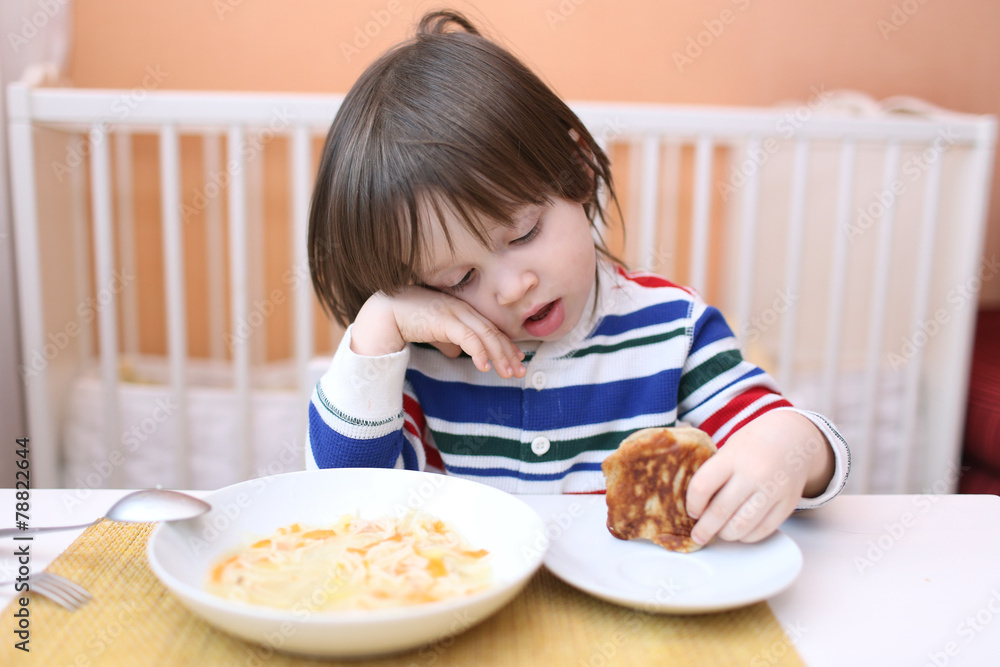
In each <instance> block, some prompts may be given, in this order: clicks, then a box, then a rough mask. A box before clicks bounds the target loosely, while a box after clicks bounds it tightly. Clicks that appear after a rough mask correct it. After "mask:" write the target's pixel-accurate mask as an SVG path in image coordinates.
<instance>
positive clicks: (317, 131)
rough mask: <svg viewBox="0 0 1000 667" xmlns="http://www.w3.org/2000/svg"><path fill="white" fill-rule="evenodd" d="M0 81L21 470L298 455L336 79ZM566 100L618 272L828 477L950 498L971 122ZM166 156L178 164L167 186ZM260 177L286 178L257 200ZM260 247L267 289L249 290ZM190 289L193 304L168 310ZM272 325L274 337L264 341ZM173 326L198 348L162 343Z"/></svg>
mask: <svg viewBox="0 0 1000 667" xmlns="http://www.w3.org/2000/svg"><path fill="white" fill-rule="evenodd" d="M8 100H9V116H10V158H11V165H12V170H11V171H12V177H13V194H14V204H15V232H16V244H17V246H16V250H17V259H18V267H17V270H18V284H19V290H20V292H19V299H20V311H21V334H22V346H23V356H22V358H23V364H22V366H21V367H20V372H21V375H22V377H23V378H24V382H25V386H26V391H27V404H28V424H29V435H30V437H31V442H32V451H33V453H34V457H35V459H34V461H33V466H32V467H33V471H34V473H35V474H34V479H33V481H34V482H35V484H36V486H58V485H62V484H66V485H69V486H73V487H96V486H108V487H132V486H150V485H153V484H163V485H165V486H173V487H177V488H211V487H217V486H221V485H224V484H228V483H231V482H234V481H237V480H240V479H246V478H248V477H251V476H256V475H260V474H270V473H275V472H281V471H284V470H293V469H298V468H300V467H301V466H302V456H301V449H302V440H303V436H304V429H305V424H306V419H305V414H306V413H305V406H306V402H307V397H308V394H309V392H310V391H311V388H312V386H313V384H314V383H315V381H316V379H317V377H318V375H319V373H321V372H322V370H323V369H324V368H325V365H326V362H327V360H326V356H327V355H328V354H329V353H330V351H331V350H332V349H334V347H333V344H334V343H335V340H336V338H337V337H338V335H339V332H338V331H336V330H332V329H330V330H327V329H323V328H322V326H321V325H320V324H319V323H318V322H317V321H316V319H317V313H318V310H317V307H316V302H315V298H314V296H313V294H312V290H311V285H310V283H309V280H308V268H307V260H306V244H305V242H306V225H307V214H308V203H309V197H310V189H311V186H312V179H313V175H314V166H313V165H314V164H315V161H316V159H317V147H318V146H319V143H318V142H319V141H321V138H322V136H323V135H325V133H326V131H327V129H328V127H329V124H330V121H331V119H332V118H333V115H334V113H335V112H336V109H337V106H338V104H339V102H340V100H341V98H340V97H338V96H321V95H291V94H264V93H248V94H233V93H222V92H212V93H204V92H198V93H194V92H146V91H113V90H75V89H66V88H47V87H43V86H39V85H31V84H30V83H25V82H22V83H17V84H13V85H12V86H10V87H9V90H8ZM571 106H573V108H574V110H575V111H576V112H577V113H578V114H579V115H580V117H581V118H582V119H583V121H584V122H585V123H586V124H587V125H588V127H590V128H591V130H592V132H593V133H594V135H595V137H597V138H598V140H599V141H600V142H601V144H602V145H603V146H604V147H605V148H606V149H607V150H608V151H609V153H610V154H611V156H612V162H613V164H614V165H615V167H614V169H615V176H616V179H618V181H619V194H620V195H621V199H622V202H623V209H624V216H625V219H626V221H627V222H626V228H627V235H626V239H625V245H624V246H623V248H624V249H623V252H624V254H625V256H626V258H627V259H628V260H629V262H630V265H631V266H632V267H640V268H649V269H652V270H655V271H658V272H661V273H663V274H665V275H667V276H670V277H672V278H673V279H675V280H677V281H679V282H684V283H687V284H690V285H692V286H693V287H695V288H697V289H698V290H700V291H701V292H702V293H703V294H704V295H705V296H706V297H707V299H708V300H709V301H710V302H712V303H715V304H717V305H719V306H720V308H722V310H723V312H724V313H725V314H726V315H727V317H728V319H729V320H730V323H731V324H732V325H733V328H734V330H736V331H737V333H738V335H739V337H740V338H741V340H742V341H743V343H744V348H745V352H746V354H747V355H748V356H749V357H750V358H751V359H753V360H754V361H756V362H757V363H759V364H761V365H762V366H764V367H765V368H767V369H768V370H769V371H770V372H772V373H773V374H774V375H775V376H776V378H777V379H778V381H779V384H780V386H781V387H782V389H783V390H784V392H785V393H786V394H787V395H789V396H790V397H791V398H792V400H793V401H795V402H796V403H797V404H798V405H801V406H802V407H807V408H813V409H816V410H818V411H820V412H822V413H824V414H826V415H827V416H829V417H830V418H832V419H833V420H834V421H835V422H836V423H837V424H838V425H839V426H840V428H841V430H842V431H843V432H844V434H845V436H846V437H847V439H848V441H849V443H850V444H851V447H852V451H853V476H852V481H851V483H850V485H849V489H850V490H852V491H855V492H893V491H895V492H921V491H936V492H942V491H950V490H953V489H954V487H955V481H956V480H957V473H958V468H957V466H958V460H959V449H960V439H961V428H962V420H963V416H964V411H965V396H966V383H967V376H968V364H969V357H970V349H971V348H970V343H971V335H972V325H973V322H974V317H975V311H976V295H977V291H978V281H981V280H983V279H988V278H989V277H992V275H993V273H995V272H996V271H997V268H996V265H995V262H993V261H992V258H989V261H986V260H984V259H983V258H982V257H981V253H982V240H983V229H984V221H985V216H986V205H987V199H988V196H987V194H988V187H989V184H990V182H991V179H990V176H991V168H992V164H993V151H994V142H995V133H996V120H995V119H994V118H992V117H981V116H969V115H960V114H954V113H949V112H945V111H942V110H937V109H930V108H927V107H925V106H923V105H921V104H920V103H919V102H917V101H914V100H896V101H887V102H884V103H882V104H875V103H874V102H872V101H871V100H869V99H867V98H864V97H863V96H860V95H856V94H844V93H838V94H830V93H824V92H822V91H817V93H816V95H814V97H813V98H811V99H810V100H808V101H806V102H804V103H801V104H788V105H782V106H778V107H774V108H767V109H741V108H697V107H682V106H654V105H636V104H596V103H575V104H572V105H571ZM192 136H193V137H197V139H195V140H194V143H193V144H185V145H186V146H187V149H186V150H184V151H182V148H181V146H182V142H185V141H190V139H189V137H192ZM151 137H152V139H151ZM154 140H155V143H156V146H155V152H156V154H157V156H158V165H159V176H158V184H157V186H156V192H155V193H154V194H153V195H149V193H146V194H145V195H144V196H147V197H149V196H153V197H157V198H159V199H160V202H161V208H160V214H159V216H154V217H157V219H156V220H153V221H142V220H137V219H136V217H135V216H134V210H133V209H134V205H133V204H134V198H135V196H136V195H137V193H136V191H135V187H136V184H135V183H133V179H132V175H133V158H134V156H135V155H136V154H137V153H136V152H135V146H137V145H138V143H139V142H140V141H145V142H151V141H154ZM192 151H194V152H196V153H200V156H198V157H197V160H199V161H200V166H199V170H200V171H201V173H202V177H201V179H200V181H199V183H200V185H198V186H197V187H194V188H190V187H188V188H186V189H185V188H184V186H183V183H184V182H185V179H187V181H190V180H191V176H190V174H186V173H185V171H189V170H190V165H191V163H192V156H191V153H192ZM182 152H183V153H184V155H185V156H187V159H186V160H185V159H184V157H183V156H182ZM74 155H76V157H74ZM71 163H73V164H71ZM275 165H277V166H275ZM276 169H280V170H282V171H287V178H288V180H287V185H284V184H282V188H281V192H279V194H278V195H272V193H271V191H268V193H264V187H265V183H273V182H274V180H275V179H274V175H273V174H274V171H275V170H276ZM265 172H267V173H270V174H271V179H270V181H266V179H265V177H264V174H265ZM272 190H273V188H272ZM286 199H287V206H288V207H289V210H288V212H287V213H286V214H285V215H287V219H288V220H289V221H290V223H289V224H288V225H287V230H286V231H287V237H288V238H287V239H286V241H285V242H276V241H274V237H273V235H272V236H265V234H267V233H270V232H271V231H273V229H272V227H273V225H272V222H271V216H272V215H273V210H274V206H273V202H274V201H280V202H282V203H284V201H285V200H286ZM223 200H224V201H225V207H224V206H223ZM269 206H270V208H269ZM192 208H194V209H196V212H197V214H198V215H199V216H201V219H202V220H203V221H204V227H205V248H206V250H205V252H204V253H201V255H202V256H201V257H199V258H195V259H194V261H192V258H191V257H188V256H186V253H185V247H186V246H185V240H186V235H187V234H189V233H190V229H189V228H188V227H187V225H186V224H185V221H186V219H187V215H188V214H189V213H190V212H191V209H192ZM143 224H152V225H154V226H158V228H159V230H160V231H159V234H160V238H161V239H162V262H163V270H162V280H163V293H164V294H165V310H166V314H165V323H166V324H165V328H166V330H167V336H166V353H165V354H161V355H150V354H147V353H145V351H144V350H143V349H142V345H141V344H140V342H139V338H140V336H139V333H138V331H137V329H138V324H137V322H138V312H139V304H138V303H137V289H136V287H137V285H136V281H135V278H134V276H135V275H137V273H136V269H137V267H136V266H135V263H136V261H137V259H136V253H135V245H136V244H135V230H136V226H137V225H143ZM285 245H287V248H286V247H284V246H285ZM226 264H228V271H227V270H226V268H225V266H226ZM265 264H266V265H268V266H272V267H273V266H277V267H278V270H279V271H280V272H281V275H282V277H283V278H282V284H281V286H280V288H277V289H272V290H268V288H267V286H266V285H263V284H262V281H261V279H259V274H260V273H261V271H260V267H263V266H265ZM194 265H197V266H199V267H201V269H200V270H202V271H203V276H204V277H203V278H198V279H192V277H191V276H190V275H188V274H186V270H187V269H189V268H190V267H191V266H194ZM272 270H273V269H272ZM192 290H197V291H203V292H204V293H205V294H206V295H207V296H206V297H205V298H206V299H207V301H208V304H209V307H208V311H207V322H201V321H200V320H199V321H198V322H192V316H191V312H190V304H189V303H188V297H189V296H190V295H191V294H192ZM286 301H287V304H288V305H290V312H289V313H288V314H287V317H285V315H281V316H280V317H279V315H276V314H275V313H277V311H278V310H280V308H279V306H281V307H284V305H286V304H285V302H286ZM227 309H228V315H226V311H227ZM269 309H270V312H269ZM279 319H280V320H281V321H282V322H284V321H285V320H286V319H287V326H288V327H290V331H291V334H290V336H291V340H292V344H291V346H290V351H289V352H288V354H286V355H285V356H284V357H283V358H278V359H275V358H271V357H269V356H268V354H267V351H266V349H267V343H266V340H267V332H268V331H269V330H271V327H272V324H273V323H272V320H273V322H277V321H278V320H279ZM95 324H96V327H95ZM192 325H198V326H205V327H207V329H208V331H209V334H208V340H209V342H210V351H209V353H208V354H207V355H201V356H195V355H193V354H192V353H190V352H189V346H188V338H189V327H190V326H192ZM227 347H228V350H227Z"/></svg>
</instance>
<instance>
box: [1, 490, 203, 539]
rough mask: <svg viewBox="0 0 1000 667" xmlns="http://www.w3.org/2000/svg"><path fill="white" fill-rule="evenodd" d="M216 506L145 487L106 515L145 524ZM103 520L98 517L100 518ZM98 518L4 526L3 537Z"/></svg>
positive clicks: (188, 515) (188, 516) (189, 515)
mask: <svg viewBox="0 0 1000 667" xmlns="http://www.w3.org/2000/svg"><path fill="white" fill-rule="evenodd" d="M210 509H212V506H211V505H209V504H208V503H206V502H205V501H204V500H202V499H200V498H195V497H194V496H189V495H187V494H186V493H181V492H180V491H170V490H169V489H144V490H142V491H134V492H133V493H130V494H128V495H127V496H124V497H122V498H120V499H119V500H118V502H116V503H115V504H114V505H112V506H111V507H110V509H108V511H107V512H106V513H105V515H104V517H103V518H106V519H111V520H112V521H130V522H137V523H143V522H146V521H183V520H184V519H193V518H194V517H196V516H201V515H202V514H204V513H205V512H207V511H209V510H210ZM100 520H101V519H97V521H100ZM97 521H92V522H91V523H82V524H80V525H78V526H52V527H41V528H36V527H34V526H32V527H30V528H27V529H24V530H21V529H20V528H2V529H0V538H2V537H11V536H14V535H30V534H32V533H49V532H54V531H57V530H76V529H79V528H86V527H88V526H92V525H94V524H95V523H97Z"/></svg>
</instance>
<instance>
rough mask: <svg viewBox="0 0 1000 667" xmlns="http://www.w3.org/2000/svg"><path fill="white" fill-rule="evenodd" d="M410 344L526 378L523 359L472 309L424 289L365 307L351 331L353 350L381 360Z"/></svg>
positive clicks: (375, 297) (501, 373)
mask: <svg viewBox="0 0 1000 667" xmlns="http://www.w3.org/2000/svg"><path fill="white" fill-rule="evenodd" d="M406 343H431V344H433V345H434V346H435V347H436V348H438V349H439V350H441V351H442V352H444V353H445V354H446V355H448V356H449V357H457V356H458V355H459V354H461V351H462V350H465V352H466V353H467V354H468V355H469V356H470V357H472V361H473V362H474V363H475V364H476V367H477V368H478V369H479V370H481V371H483V372H487V371H489V370H490V362H491V361H492V363H493V366H494V367H495V368H496V370H497V374H498V375H499V376H500V377H504V378H510V377H524V375H525V373H526V372H527V369H525V367H524V365H523V364H522V363H521V359H523V358H524V353H523V352H521V350H520V349H519V348H518V347H517V346H516V345H514V343H512V342H511V340H510V338H508V337H507V335H506V334H504V333H503V332H502V331H500V329H498V328H497V327H496V325H494V324H493V323H492V322H490V321H489V320H487V319H486V318H485V317H483V316H482V315H480V314H479V312H478V311H476V310H475V309H474V308H472V306H470V305H469V304H467V303H465V302H464V301H462V300H461V299H457V298H455V297H453V296H450V295H448V294H444V293H442V292H436V291H434V290H431V289H427V288H425V287H417V286H411V287H405V288H403V289H402V290H401V291H400V292H399V293H398V294H396V295H394V296H391V297H390V296H387V295H385V294H383V293H381V292H379V293H377V294H373V295H372V296H371V297H370V298H369V299H368V301H366V302H365V305H364V306H362V307H361V310H360V311H359V312H358V316H357V318H355V320H354V328H353V329H352V337H351V349H352V350H354V352H355V353H357V354H362V355H367V356H380V355H383V354H389V353H392V352H399V351H400V350H402V349H403V347H404V346H405V345H406Z"/></svg>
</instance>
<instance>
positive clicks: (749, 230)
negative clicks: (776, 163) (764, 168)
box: [736, 135, 761, 345]
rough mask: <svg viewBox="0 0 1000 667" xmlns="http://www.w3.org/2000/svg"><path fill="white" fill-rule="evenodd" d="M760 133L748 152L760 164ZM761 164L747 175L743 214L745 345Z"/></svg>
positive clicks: (739, 304)
mask: <svg viewBox="0 0 1000 667" xmlns="http://www.w3.org/2000/svg"><path fill="white" fill-rule="evenodd" d="M760 144H761V141H760V137H759V136H757V135H754V136H752V137H750V141H749V142H747V151H746V152H747V156H748V159H749V160H750V162H751V163H753V164H756V162H755V159H756V158H755V156H757V155H759V154H760V150H761V148H760ZM759 174H760V168H759V167H758V168H756V169H753V170H752V171H751V173H750V174H748V175H747V181H746V183H745V184H744V185H743V187H744V188H746V190H745V194H744V197H743V211H742V214H741V217H740V250H739V255H740V259H739V282H738V286H737V288H736V289H737V291H738V294H737V297H736V313H737V315H736V316H737V323H738V325H739V331H738V332H737V336H738V338H739V340H740V343H741V344H743V345H745V344H746V342H747V340H746V338H747V333H748V332H749V331H750V317H751V316H750V310H751V308H752V303H751V302H752V299H753V275H754V254H755V249H756V239H757V197H758V195H759V193H760V176H759Z"/></svg>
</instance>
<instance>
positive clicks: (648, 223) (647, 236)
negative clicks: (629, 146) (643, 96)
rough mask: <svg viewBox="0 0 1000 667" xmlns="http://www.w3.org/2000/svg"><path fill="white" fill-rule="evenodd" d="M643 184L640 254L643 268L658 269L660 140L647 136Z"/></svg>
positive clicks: (644, 140)
mask: <svg viewBox="0 0 1000 667" xmlns="http://www.w3.org/2000/svg"><path fill="white" fill-rule="evenodd" d="M641 164H642V182H641V185H640V186H639V187H640V190H639V229H640V232H639V237H640V247H639V253H640V255H639V256H640V257H641V258H642V259H641V261H642V268H644V269H646V270H648V271H653V270H655V269H656V255H657V245H656V226H657V225H656V223H657V215H656V213H657V211H656V208H657V198H658V195H659V191H658V190H657V185H658V182H659V180H660V140H659V137H657V136H656V135H653V134H650V135H646V136H645V137H644V138H643V140H642V161H641Z"/></svg>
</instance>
